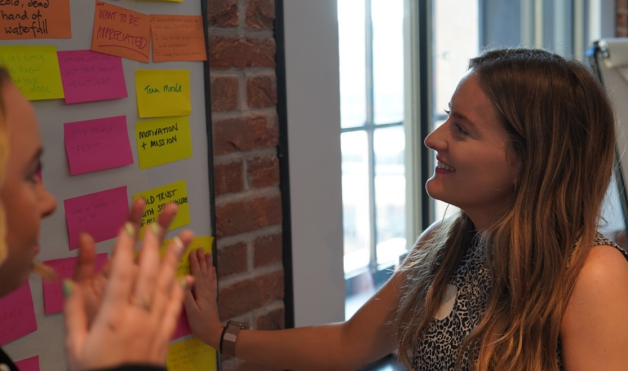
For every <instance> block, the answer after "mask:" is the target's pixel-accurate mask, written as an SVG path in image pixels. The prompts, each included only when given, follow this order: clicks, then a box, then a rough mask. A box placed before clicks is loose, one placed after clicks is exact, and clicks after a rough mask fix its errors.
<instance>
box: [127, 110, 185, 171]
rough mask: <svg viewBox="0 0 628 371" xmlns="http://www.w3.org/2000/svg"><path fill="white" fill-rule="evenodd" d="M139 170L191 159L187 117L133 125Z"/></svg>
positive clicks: (167, 118) (155, 120) (161, 119)
mask: <svg viewBox="0 0 628 371" xmlns="http://www.w3.org/2000/svg"><path fill="white" fill-rule="evenodd" d="M135 137H136V140H137V154H138V157H139V161H140V169H147V168H150V167H154V166H159V165H163V164H167V163H169V162H175V161H179V160H182V159H184V158H189V157H192V136H191V135H190V120H189V118H188V116H181V117H166V118H159V119H154V120H148V121H142V122H138V123H136V124H135Z"/></svg>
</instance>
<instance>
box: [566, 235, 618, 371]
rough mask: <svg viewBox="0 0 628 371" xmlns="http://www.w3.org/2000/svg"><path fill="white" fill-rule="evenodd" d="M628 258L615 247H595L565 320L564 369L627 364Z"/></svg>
mask: <svg viewBox="0 0 628 371" xmlns="http://www.w3.org/2000/svg"><path fill="white" fill-rule="evenodd" d="M627 317H628V262H627V261H626V258H625V257H624V256H623V255H622V253H621V252H619V251H618V250H617V249H616V248H614V247H611V246H608V245H601V246H596V247H594V248H593V249H592V250H591V253H590V254H589V256H588V257H587V260H586V262H585V264H584V266H583V267H582V270H581V272H580V274H579V275H578V278H577V280H576V285H575V287H574V290H573V293H572V294H571V298H570V299H569V303H568V304H567V309H566V310H565V315H564V317H563V321H562V323H561V333H560V336H561V342H562V350H563V359H564V365H565V370H568V371H580V370H605V371H613V370H617V371H619V370H626V369H627V368H628V318H627Z"/></svg>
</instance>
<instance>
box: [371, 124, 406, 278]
mask: <svg viewBox="0 0 628 371" xmlns="http://www.w3.org/2000/svg"><path fill="white" fill-rule="evenodd" d="M374 139H375V140H374V145H375V205H376V206H375V213H376V220H377V264H378V266H382V265H391V264H393V265H394V264H397V263H398V262H399V255H402V254H404V253H405V252H406V239H405V236H406V207H405V205H406V177H405V165H404V163H405V154H404V153H405V138H404V130H403V126H401V125H400V126H395V127H390V128H385V129H377V130H375V137H374Z"/></svg>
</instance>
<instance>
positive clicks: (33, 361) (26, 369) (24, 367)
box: [15, 356, 39, 371]
mask: <svg viewBox="0 0 628 371" xmlns="http://www.w3.org/2000/svg"><path fill="white" fill-rule="evenodd" d="M15 367H17V368H18V369H19V370H20V371H39V356H35V357H31V358H26V359H23V360H21V361H17V362H15Z"/></svg>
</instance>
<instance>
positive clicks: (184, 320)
mask: <svg viewBox="0 0 628 371" xmlns="http://www.w3.org/2000/svg"><path fill="white" fill-rule="evenodd" d="M191 333H192V329H191V328H190V324H189V323H188V316H187V314H185V308H183V306H182V309H181V314H180V315H179V319H178V320H177V327H175V329H174V333H173V334H172V337H171V338H170V340H175V339H178V338H182V337H184V336H187V335H190V334H191Z"/></svg>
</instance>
